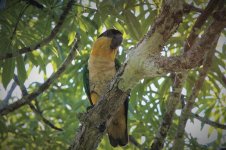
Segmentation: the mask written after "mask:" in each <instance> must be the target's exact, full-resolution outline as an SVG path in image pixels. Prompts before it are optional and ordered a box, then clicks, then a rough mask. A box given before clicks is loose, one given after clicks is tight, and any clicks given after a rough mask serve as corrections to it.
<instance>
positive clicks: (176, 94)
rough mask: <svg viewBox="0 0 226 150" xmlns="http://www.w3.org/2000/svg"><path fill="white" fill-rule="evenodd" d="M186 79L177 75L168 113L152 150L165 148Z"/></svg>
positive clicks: (168, 105) (168, 103) (164, 117)
mask: <svg viewBox="0 0 226 150" xmlns="http://www.w3.org/2000/svg"><path fill="white" fill-rule="evenodd" d="M185 79H186V76H184V75H179V74H178V75H175V79H174V84H173V87H174V89H173V93H172V95H170V97H169V99H168V101H167V106H166V112H165V114H164V116H163V118H162V121H161V124H160V127H159V129H158V131H157V133H156V135H155V138H154V142H153V143H152V145H151V150H160V149H162V148H163V146H164V141H165V138H166V135H167V133H168V131H169V128H170V126H171V124H172V120H173V116H174V112H175V110H176V108H177V105H178V103H179V101H180V98H181V91H182V88H183V84H184V80H185Z"/></svg>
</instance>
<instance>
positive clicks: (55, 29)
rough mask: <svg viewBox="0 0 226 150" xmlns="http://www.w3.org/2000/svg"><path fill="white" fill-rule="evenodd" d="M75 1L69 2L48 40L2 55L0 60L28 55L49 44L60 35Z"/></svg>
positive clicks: (70, 0)
mask: <svg viewBox="0 0 226 150" xmlns="http://www.w3.org/2000/svg"><path fill="white" fill-rule="evenodd" d="M73 3H74V0H69V1H68V3H67V6H66V7H65V8H64V11H63V13H62V14H61V16H60V18H59V20H58V23H57V25H56V26H55V27H54V28H53V30H52V31H51V33H50V35H49V36H47V37H46V38H44V39H43V40H41V41H39V42H38V43H37V44H35V45H31V46H28V47H24V48H21V49H18V50H16V51H15V52H13V53H4V54H2V55H0V60H3V59H8V58H12V57H17V56H19V55H21V54H24V53H28V52H32V51H34V50H37V49H38V48H40V47H42V46H43V45H46V44H48V43H49V42H50V41H51V40H52V39H53V38H54V37H55V36H56V35H57V33H58V31H59V30H60V28H61V27H62V25H63V23H64V21H65V19H66V17H67V15H68V13H69V11H70V10H71V8H72V6H73Z"/></svg>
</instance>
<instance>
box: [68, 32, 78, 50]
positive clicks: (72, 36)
mask: <svg viewBox="0 0 226 150" xmlns="http://www.w3.org/2000/svg"><path fill="white" fill-rule="evenodd" d="M75 34H76V32H75V31H72V32H71V33H70V34H69V35H68V39H69V41H68V46H70V45H71V44H72V42H73V41H74V39H75Z"/></svg>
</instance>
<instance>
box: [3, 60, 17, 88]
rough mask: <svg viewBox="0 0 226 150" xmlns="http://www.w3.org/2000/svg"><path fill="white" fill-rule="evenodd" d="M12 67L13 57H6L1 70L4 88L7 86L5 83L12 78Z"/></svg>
mask: <svg viewBox="0 0 226 150" xmlns="http://www.w3.org/2000/svg"><path fill="white" fill-rule="evenodd" d="M14 68H15V59H14V58H10V59H6V60H5V62H4V64H3V72H2V83H3V86H4V88H5V89H6V88H7V85H8V84H9V82H10V81H11V79H12V78H13V74H14Z"/></svg>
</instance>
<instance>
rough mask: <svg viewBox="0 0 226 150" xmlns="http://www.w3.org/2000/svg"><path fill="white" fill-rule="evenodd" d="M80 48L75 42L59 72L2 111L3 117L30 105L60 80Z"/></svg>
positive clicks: (0, 112) (0, 110) (0, 111)
mask: <svg viewBox="0 0 226 150" xmlns="http://www.w3.org/2000/svg"><path fill="white" fill-rule="evenodd" d="M77 48H78V41H76V40H75V41H74V44H73V47H72V48H71V50H70V53H69V54H68V56H67V58H66V59H65V60H64V62H63V63H62V64H61V66H60V67H59V68H58V70H57V71H56V72H55V73H53V74H52V75H51V76H50V77H49V78H48V79H47V80H46V81H45V82H44V83H43V84H42V85H41V86H40V87H39V88H38V89H37V90H36V91H34V92H32V93H31V94H29V95H27V96H23V97H22V98H21V99H19V100H17V101H16V102H14V103H12V104H10V105H8V106H6V107H4V108H2V109H0V114H1V115H6V114H8V113H10V112H12V111H14V110H16V109H18V108H20V107H21V106H23V105H25V104H28V103H29V102H31V101H32V100H33V99H34V98H36V97H37V96H39V95H40V94H41V93H42V92H44V91H45V90H47V89H48V88H49V86H50V85H51V84H52V83H53V82H54V81H55V80H56V79H57V78H58V77H60V75H61V74H62V73H63V72H64V71H65V69H66V68H67V67H68V66H69V65H70V63H71V61H72V60H73V59H74V56H75V51H76V49H77Z"/></svg>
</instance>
